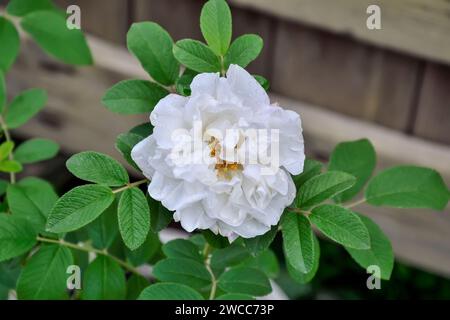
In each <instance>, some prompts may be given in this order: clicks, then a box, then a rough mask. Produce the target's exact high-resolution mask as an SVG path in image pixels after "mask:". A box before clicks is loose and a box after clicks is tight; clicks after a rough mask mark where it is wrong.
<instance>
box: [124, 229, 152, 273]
mask: <svg viewBox="0 0 450 320" xmlns="http://www.w3.org/2000/svg"><path fill="white" fill-rule="evenodd" d="M160 248H161V241H160V240H159V236H158V234H157V233H154V232H149V233H148V234H147V239H146V240H145V242H144V244H143V245H141V246H140V247H139V248H137V249H136V250H130V249H128V248H125V256H126V257H127V260H128V261H129V262H131V264H132V265H133V266H136V267H138V266H140V265H143V264H145V263H148V262H149V260H150V259H152V258H153V257H154V256H155V255H156V254H157V253H159V252H160Z"/></svg>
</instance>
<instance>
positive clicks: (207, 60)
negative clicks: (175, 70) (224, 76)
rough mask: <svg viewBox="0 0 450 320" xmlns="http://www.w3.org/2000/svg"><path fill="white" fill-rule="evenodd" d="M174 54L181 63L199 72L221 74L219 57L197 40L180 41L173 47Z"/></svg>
mask: <svg viewBox="0 0 450 320" xmlns="http://www.w3.org/2000/svg"><path fill="white" fill-rule="evenodd" d="M173 54H174V55H175V58H176V59H177V60H178V61H179V62H180V63H182V64H183V65H185V66H186V67H188V68H189V69H192V70H194V71H197V72H219V71H220V69H221V66H220V60H219V57H217V56H216V55H215V54H214V52H212V51H211V49H210V48H208V47H207V46H206V45H205V44H203V43H201V42H200V41H197V40H191V39H184V40H180V41H178V42H177V43H176V44H175V45H174V47H173Z"/></svg>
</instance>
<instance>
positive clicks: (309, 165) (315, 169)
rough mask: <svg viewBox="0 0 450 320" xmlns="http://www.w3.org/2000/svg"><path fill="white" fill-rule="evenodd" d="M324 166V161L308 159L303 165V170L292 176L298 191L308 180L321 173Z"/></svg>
mask: <svg viewBox="0 0 450 320" xmlns="http://www.w3.org/2000/svg"><path fill="white" fill-rule="evenodd" d="M322 166H323V165H322V163H321V162H319V161H316V160H313V159H306V160H305V163H304V165H303V172H302V173H300V174H299V175H296V176H293V177H292V179H293V180H294V183H295V186H296V188H297V191H298V190H299V189H300V188H301V187H302V186H303V184H304V183H305V182H306V181H308V180H309V179H311V178H312V177H315V176H317V175H319V174H320V172H321V171H322Z"/></svg>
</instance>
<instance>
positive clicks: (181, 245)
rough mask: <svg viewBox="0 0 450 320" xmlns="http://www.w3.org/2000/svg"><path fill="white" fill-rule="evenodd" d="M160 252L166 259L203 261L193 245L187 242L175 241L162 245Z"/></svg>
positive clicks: (182, 240)
mask: <svg viewBox="0 0 450 320" xmlns="http://www.w3.org/2000/svg"><path fill="white" fill-rule="evenodd" d="M162 250H163V252H164V254H165V255H166V257H167V258H185V259H192V260H196V261H200V262H202V261H203V258H202V256H201V255H200V252H199V250H198V248H197V246H196V245H195V244H193V243H192V242H191V241H189V240H184V239H175V240H172V241H169V242H167V243H166V244H165V245H163V247H162Z"/></svg>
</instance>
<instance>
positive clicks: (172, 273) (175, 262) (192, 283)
mask: <svg viewBox="0 0 450 320" xmlns="http://www.w3.org/2000/svg"><path fill="white" fill-rule="evenodd" d="M153 275H154V276H155V278H156V279H158V280H160V281H164V282H175V283H182V284H186V285H188V286H189V287H192V288H194V289H199V290H200V289H205V288H207V287H208V286H209V285H210V284H211V275H210V274H209V272H208V270H207V269H206V267H205V266H204V265H203V264H202V263H200V262H197V261H194V260H191V259H179V258H177V259H165V260H162V261H160V262H158V263H157V264H156V265H155V267H154V269H153Z"/></svg>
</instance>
